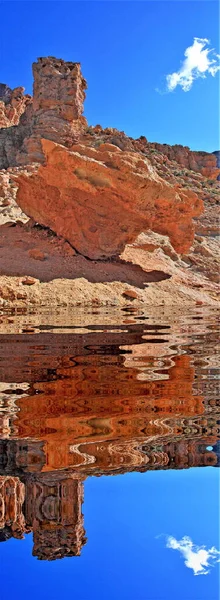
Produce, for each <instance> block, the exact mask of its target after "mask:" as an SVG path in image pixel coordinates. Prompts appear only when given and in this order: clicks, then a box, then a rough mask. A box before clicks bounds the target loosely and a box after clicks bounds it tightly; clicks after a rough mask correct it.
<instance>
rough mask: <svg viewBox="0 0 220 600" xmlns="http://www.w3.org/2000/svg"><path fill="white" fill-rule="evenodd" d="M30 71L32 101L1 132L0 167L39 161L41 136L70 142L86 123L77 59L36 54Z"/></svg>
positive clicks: (82, 80) (81, 78) (84, 86)
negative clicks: (41, 56)
mask: <svg viewBox="0 0 220 600" xmlns="http://www.w3.org/2000/svg"><path fill="white" fill-rule="evenodd" d="M33 75H34V96H33V104H32V103H31V102H28V103H27V105H26V107H25V110H24V111H23V110H22V113H23V114H22V117H21V118H20V120H19V119H17V122H16V124H17V123H18V121H19V123H18V125H17V127H16V128H11V129H10V131H9V130H7V131H6V130H5V129H3V130H2V131H1V132H0V168H1V169H2V168H3V169H5V168H8V167H9V166H10V167H11V166H18V165H26V164H30V163H32V162H42V161H43V153H42V149H41V141H40V140H41V137H44V138H46V139H50V140H54V141H56V142H59V143H60V144H64V145H66V146H71V145H72V144H73V143H74V142H76V141H77V140H78V139H79V137H80V135H81V134H82V132H83V130H84V128H85V126H86V119H85V118H84V117H82V112H83V101H84V98H85V91H84V90H85V89H86V81H85V79H84V78H83V77H82V75H81V70H80V64H79V63H72V62H65V61H64V60H61V59H56V58H53V57H48V58H39V59H38V62H37V63H34V64H33ZM17 89H19V90H23V88H17ZM14 91H15V90H14ZM5 94H6V92H5ZM29 98H30V97H29ZM3 123H4V121H3ZM10 124H11V125H12V124H13V125H14V124H15V123H13V122H10V123H9V125H10ZM9 125H7V127H8V126H9ZM3 127H5V126H4V124H3Z"/></svg>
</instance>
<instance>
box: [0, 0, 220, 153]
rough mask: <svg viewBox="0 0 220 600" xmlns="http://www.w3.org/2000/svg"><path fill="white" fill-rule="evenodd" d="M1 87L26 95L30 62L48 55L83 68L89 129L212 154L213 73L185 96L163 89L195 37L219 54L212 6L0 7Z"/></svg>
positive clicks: (206, 2)
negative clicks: (105, 129) (20, 87)
mask: <svg viewBox="0 0 220 600" xmlns="http://www.w3.org/2000/svg"><path fill="white" fill-rule="evenodd" d="M0 11H1V22H2V24H3V26H2V27H1V43H0V52H1V56H0V58H1V61H0V63H1V69H0V72H1V73H0V81H1V82H4V83H8V84H9V85H10V86H11V87H13V86H14V87H15V86H18V85H24V86H25V87H26V91H27V92H31V90H32V74H31V63H32V62H33V61H34V60H36V58H37V57H38V56H46V55H53V56H57V57H59V58H64V59H66V60H73V61H79V62H81V63H82V70H83V74H84V76H85V77H86V79H87V81H88V92H87V100H86V103H85V114H86V116H87V119H88V121H89V123H90V124H96V123H100V124H101V125H102V126H104V127H106V126H113V127H117V128H118V129H120V130H124V131H125V132H126V133H127V134H128V135H131V136H133V137H138V136H140V135H146V137H147V139H149V140H150V141H158V142H165V143H169V144H174V143H180V144H183V145H188V146H190V147H191V148H192V149H199V150H201V149H203V150H207V151H210V152H211V151H214V150H216V149H218V147H219V139H218V99H219V98H218V74H217V75H216V76H215V77H212V75H211V74H208V75H207V77H206V78H205V79H203V78H199V79H197V80H196V81H194V83H193V86H192V88H191V89H190V91H188V92H184V91H183V90H182V89H181V87H180V86H178V87H177V88H176V89H175V91H173V92H170V93H166V94H160V93H158V92H157V91H156V88H159V89H160V90H164V85H165V76H166V75H167V74H170V73H173V72H174V71H178V69H179V67H180V64H181V61H182V60H183V59H184V51H185V50H186V48H187V47H189V46H191V45H192V43H193V38H194V37H198V38H208V39H209V40H210V42H211V47H212V48H215V49H216V51H217V52H218V2H217V1H215V0H202V1H201V2H200V1H199V0H198V1H197V0H195V1H193V2H191V1H190V0H189V1H187V0H184V1H180V0H175V1H166V0H164V1H159V0H152V1H149V2H148V1H140V2H137V1H136V2H130V1H121V2H117V1H112V2H111V1H105V0H102V1H98V2H93V1H90V2H86V1H81V2H75V1H67V2H66V1H63V2H62V1H57V2H56V1H48V2H47V1H41V2H38V1H36V2H35V1H32V0H30V1H24V2H23V1H19V0H18V1H14V2H13V1H10V0H9V1H7V0H6V1H3V2H0Z"/></svg>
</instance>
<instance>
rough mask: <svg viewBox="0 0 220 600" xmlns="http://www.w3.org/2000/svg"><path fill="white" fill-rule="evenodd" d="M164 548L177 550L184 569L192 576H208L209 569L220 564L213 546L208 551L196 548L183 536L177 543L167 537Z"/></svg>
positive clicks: (201, 547) (219, 554)
mask: <svg viewBox="0 0 220 600" xmlns="http://www.w3.org/2000/svg"><path fill="white" fill-rule="evenodd" d="M166 546H167V548H172V550H179V552H180V553H181V554H182V556H183V558H184V559H185V560H184V563H185V565H186V567H188V568H189V569H192V570H193V572H194V575H208V573H210V568H211V567H214V565H215V564H216V563H218V562H220V558H219V557H220V552H219V551H218V550H217V549H216V548H215V547H214V546H213V547H212V548H209V549H206V547H205V546H196V544H194V543H193V542H192V540H191V539H190V537H188V536H184V537H183V538H182V539H181V540H179V541H178V540H176V538H174V537H173V536H169V537H168V538H167V544H166Z"/></svg>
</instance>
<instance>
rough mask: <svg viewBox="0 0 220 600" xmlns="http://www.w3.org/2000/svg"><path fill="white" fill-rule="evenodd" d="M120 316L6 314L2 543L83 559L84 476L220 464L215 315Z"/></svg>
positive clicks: (0, 439)
mask: <svg viewBox="0 0 220 600" xmlns="http://www.w3.org/2000/svg"><path fill="white" fill-rule="evenodd" d="M120 317H121V318H120V319H119V314H117V315H115V317H114V315H111V317H108V314H107V313H106V314H105V317H103V315H102V314H101V313H100V314H97V313H95V312H94V314H90V315H87V316H85V315H81V316H80V313H79V314H78V315H77V316H76V317H75V318H74V324H73V321H71V323H70V320H69V318H68V316H67V317H66V320H65V318H64V317H63V316H62V318H61V317H60V316H59V315H56V316H53V315H46V316H45V317H44V318H43V317H42V318H41V322H39V316H38V317H37V316H34V315H31V316H30V315H28V316H24V315H23V316H22V315H20V316H18V315H14V316H10V317H7V315H4V316H2V317H1V322H0V356H1V362H0V541H7V540H8V539H10V538H11V537H14V538H17V539H21V538H22V537H23V536H24V534H25V533H29V532H31V531H32V532H33V544H34V545H33V555H34V556H36V557H37V558H38V559H41V560H44V559H46V560H54V559H57V558H63V557H67V556H79V555H80V553H81V549H82V547H83V545H84V544H85V543H86V535H85V530H84V524H83V515H82V504H83V501H84V494H83V482H84V481H85V479H86V477H88V476H91V475H94V476H100V475H117V474H124V473H128V472H131V471H139V472H146V471H148V470H159V469H165V470H166V469H186V468H190V467H206V466H212V467H218V466H219V462H220V445H219V441H218V440H219V438H218V436H219V419H220V417H219V405H218V381H217V375H218V370H217V341H218V333H217V331H216V329H217V328H216V319H217V317H216V313H215V311H212V313H211V314H209V313H206V314H204V313H203V312H200V311H199V310H197V311H194V312H191V313H190V314H189V315H188V316H187V317H184V316H181V315H175V312H174V311H173V314H172V315H171V316H170V315H166V314H164V313H163V314H160V313H158V314H156V315H154V316H152V315H150V314H148V315H146V314H145V313H144V312H141V311H139V313H137V314H134V313H133V314H132V312H131V313H130V314H127V313H126V312H124V313H123V312H121V315H120ZM45 323H46V324H45ZM103 323H104V325H103ZM85 501H86V499H85Z"/></svg>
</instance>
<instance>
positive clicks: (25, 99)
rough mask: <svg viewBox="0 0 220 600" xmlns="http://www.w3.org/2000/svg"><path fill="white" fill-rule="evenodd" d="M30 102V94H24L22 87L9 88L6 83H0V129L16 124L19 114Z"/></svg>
mask: <svg viewBox="0 0 220 600" xmlns="http://www.w3.org/2000/svg"><path fill="white" fill-rule="evenodd" d="M31 102H32V98H31V96H30V95H29V94H25V95H24V88H23V87H17V88H15V89H14V90H11V89H10V88H9V87H8V86H7V85H5V84H3V83H0V129H1V128H3V127H4V128H5V127H11V126H12V125H18V123H19V120H20V117H21V115H22V114H23V113H24V111H25V110H26V108H27V106H28V104H30V103H31Z"/></svg>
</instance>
